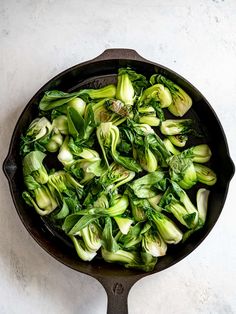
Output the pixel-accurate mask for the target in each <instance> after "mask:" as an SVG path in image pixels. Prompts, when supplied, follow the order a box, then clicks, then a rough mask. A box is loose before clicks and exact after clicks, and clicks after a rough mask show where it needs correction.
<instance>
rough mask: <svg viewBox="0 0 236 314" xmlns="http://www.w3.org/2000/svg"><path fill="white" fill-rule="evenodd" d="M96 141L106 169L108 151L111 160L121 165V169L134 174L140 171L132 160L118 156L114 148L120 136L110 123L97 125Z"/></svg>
mask: <svg viewBox="0 0 236 314" xmlns="http://www.w3.org/2000/svg"><path fill="white" fill-rule="evenodd" d="M97 139H98V142H99V144H100V147H101V149H102V152H103V156H104V159H105V161H106V164H107V166H108V167H109V162H108V157H107V154H108V151H110V154H111V156H112V158H113V160H114V161H115V162H117V163H118V164H121V165H122V166H123V167H125V168H127V169H129V170H131V171H134V172H139V171H141V167H140V166H139V164H138V163H137V162H136V161H135V160H134V159H132V158H130V157H123V156H120V154H119V153H118V152H117V150H116V147H117V144H118V142H119V140H120V134H119V129H118V128H117V127H116V126H115V125H113V124H112V123H111V122H105V123H101V124H100V125H99V127H98V128H97Z"/></svg>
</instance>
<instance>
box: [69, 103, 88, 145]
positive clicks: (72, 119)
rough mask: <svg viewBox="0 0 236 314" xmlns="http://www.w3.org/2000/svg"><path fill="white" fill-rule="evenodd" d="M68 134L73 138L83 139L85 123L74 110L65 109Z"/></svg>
mask: <svg viewBox="0 0 236 314" xmlns="http://www.w3.org/2000/svg"><path fill="white" fill-rule="evenodd" d="M67 118H68V127H69V133H70V134H71V135H72V136H73V137H74V138H76V137H79V138H80V139H83V138H84V132H85V122H84V119H83V117H82V116H81V115H80V114H79V112H77V111H76V110H75V109H74V108H72V107H68V108H67Z"/></svg>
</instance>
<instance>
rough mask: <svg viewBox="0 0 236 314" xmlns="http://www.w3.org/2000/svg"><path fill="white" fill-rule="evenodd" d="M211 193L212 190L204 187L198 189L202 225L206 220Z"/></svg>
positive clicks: (200, 224) (198, 205)
mask: <svg viewBox="0 0 236 314" xmlns="http://www.w3.org/2000/svg"><path fill="white" fill-rule="evenodd" d="M209 194H210V191H209V190H207V189H204V188H202V189H199V190H198V191H197V209H198V213H199V226H200V227H202V226H203V225H204V224H205V221H206V216H207V207H208V198H209Z"/></svg>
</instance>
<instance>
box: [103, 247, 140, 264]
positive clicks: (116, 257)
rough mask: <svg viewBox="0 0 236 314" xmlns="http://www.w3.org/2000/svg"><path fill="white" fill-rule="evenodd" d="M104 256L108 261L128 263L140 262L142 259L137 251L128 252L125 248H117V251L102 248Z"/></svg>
mask: <svg viewBox="0 0 236 314" xmlns="http://www.w3.org/2000/svg"><path fill="white" fill-rule="evenodd" d="M101 252H102V257H103V259H104V260H105V261H106V262H108V263H115V262H118V263H122V264H125V266H126V265H129V264H139V263H140V259H139V257H138V254H137V252H128V251H125V250H117V251H115V252H110V251H107V250H106V249H105V248H102V251H101Z"/></svg>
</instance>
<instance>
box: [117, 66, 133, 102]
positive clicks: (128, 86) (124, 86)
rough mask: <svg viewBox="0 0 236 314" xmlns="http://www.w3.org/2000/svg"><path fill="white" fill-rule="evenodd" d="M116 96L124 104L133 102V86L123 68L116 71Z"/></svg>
mask: <svg viewBox="0 0 236 314" xmlns="http://www.w3.org/2000/svg"><path fill="white" fill-rule="evenodd" d="M116 98H117V99H119V100H121V101H123V103H125V104H126V105H130V106H132V105H133V103H134V88H133V85H132V82H131V80H130V78H129V74H128V73H127V71H126V70H125V69H122V70H121V69H120V70H119V73H118V83H117V90H116Z"/></svg>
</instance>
